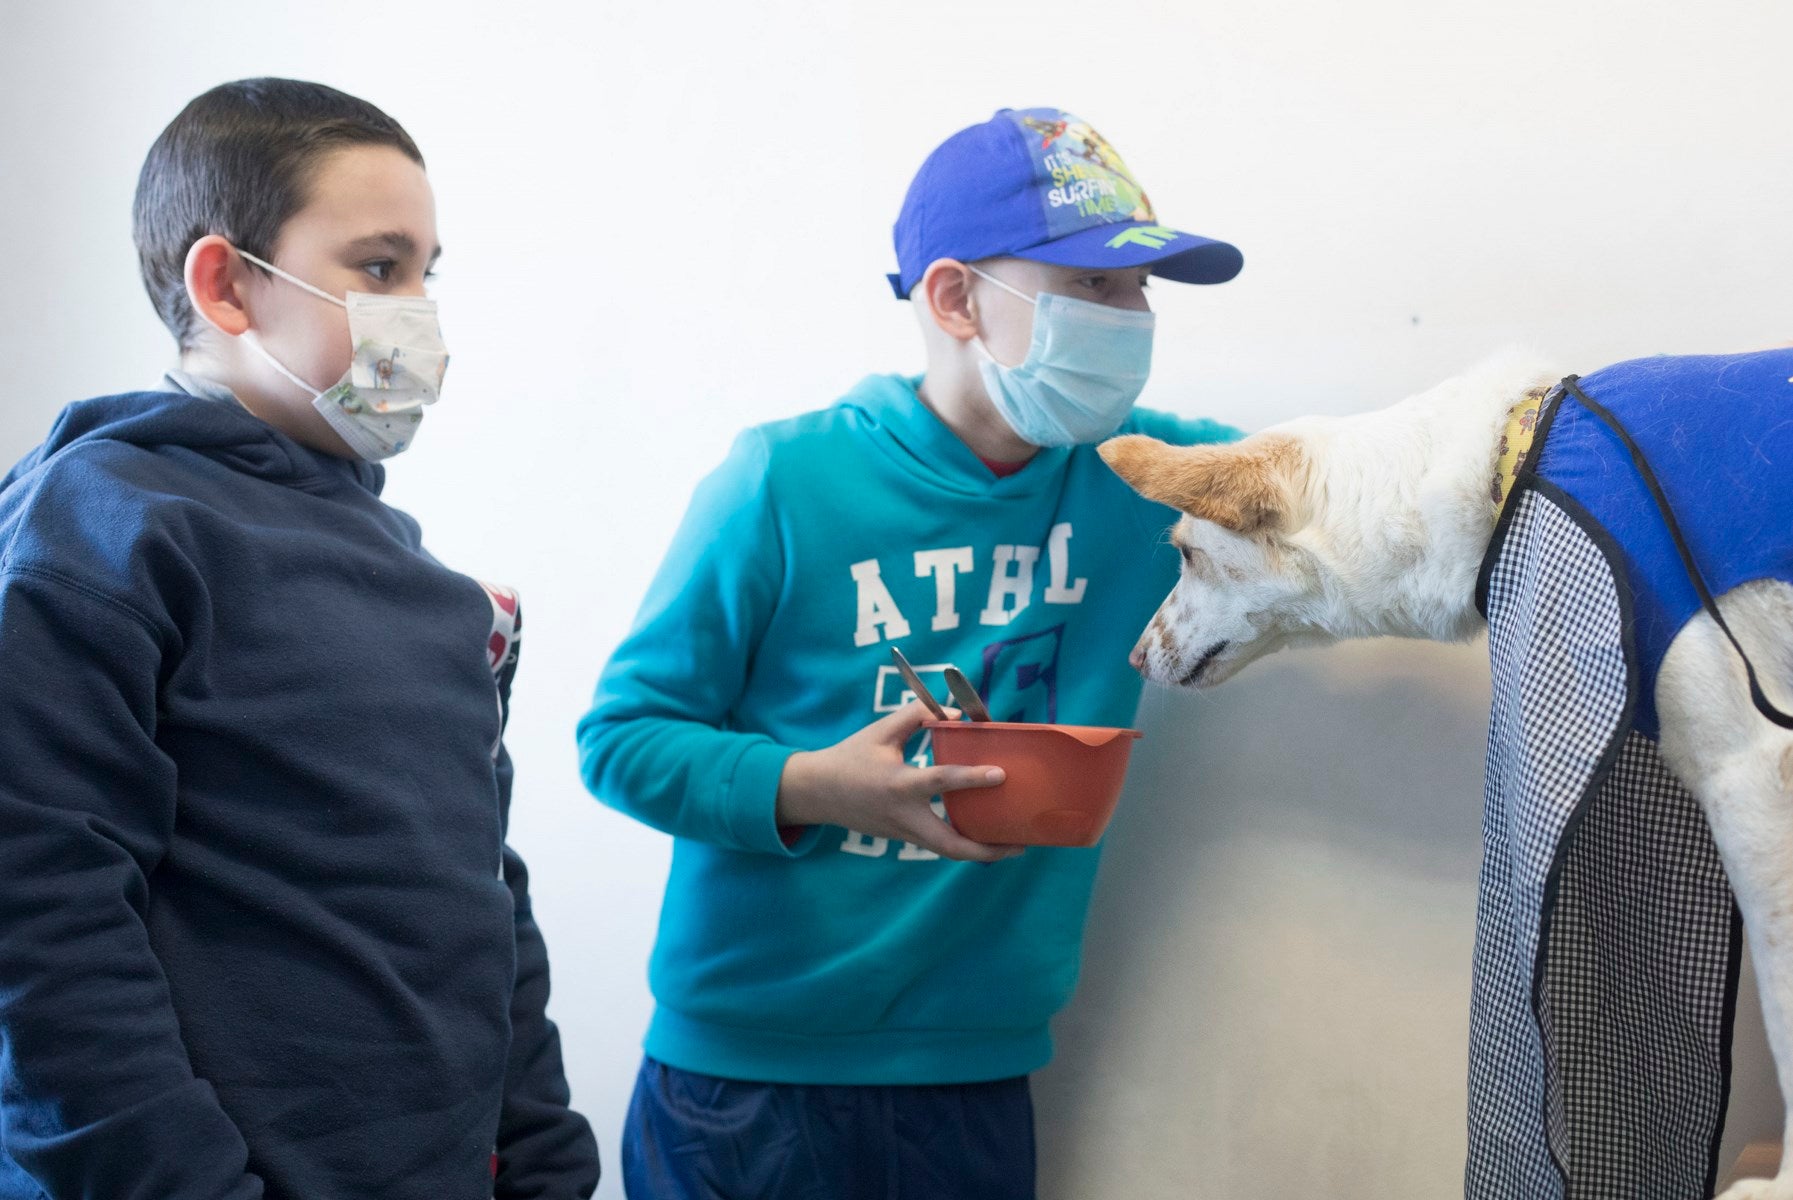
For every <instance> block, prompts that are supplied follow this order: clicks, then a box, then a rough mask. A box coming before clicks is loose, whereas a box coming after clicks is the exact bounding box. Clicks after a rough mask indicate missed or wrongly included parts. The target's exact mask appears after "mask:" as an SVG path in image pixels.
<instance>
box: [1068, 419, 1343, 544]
mask: <svg viewBox="0 0 1793 1200" xmlns="http://www.w3.org/2000/svg"><path fill="white" fill-rule="evenodd" d="M1100 450H1101V454H1102V458H1103V460H1104V461H1106V462H1107V463H1108V465H1109V466H1110V467H1112V468H1114V473H1115V474H1117V475H1119V476H1120V477H1121V478H1122V479H1124V480H1126V481H1127V483H1128V484H1130V485H1131V486H1132V488H1133V490H1134V491H1136V492H1138V493H1139V494H1140V495H1142V496H1144V497H1145V498H1146V499H1148V500H1155V501H1157V502H1158V503H1159V504H1168V505H1170V506H1171V507H1172V508H1175V509H1178V510H1179V511H1181V512H1185V513H1188V514H1189V515H1190V516H1192V517H1196V518H1198V519H1200V520H1203V521H1212V522H1214V523H1215V524H1216V525H1220V526H1222V527H1224V528H1226V529H1231V530H1233V531H1234V532H1235V533H1286V532H1289V531H1290V530H1293V529H1295V528H1297V527H1298V526H1299V524H1300V519H1299V513H1298V507H1299V497H1300V494H1301V490H1302V485H1303V484H1304V483H1305V481H1306V477H1307V471H1308V460H1307V454H1306V452H1305V451H1303V450H1302V448H1301V443H1300V442H1298V441H1296V440H1295V439H1294V438H1292V437H1289V436H1287V435H1285V434H1259V435H1258V436H1256V437H1250V438H1246V439H1245V440H1244V441H1242V442H1238V443H1236V444H1233V445H1230V446H1171V445H1167V444H1165V443H1164V442H1161V441H1159V440H1157V439H1156V438H1149V437H1144V436H1142V435H1140V434H1130V435H1128V436H1127V437H1118V438H1111V439H1109V440H1108V441H1106V442H1103V443H1102V445H1101V447H1100Z"/></svg>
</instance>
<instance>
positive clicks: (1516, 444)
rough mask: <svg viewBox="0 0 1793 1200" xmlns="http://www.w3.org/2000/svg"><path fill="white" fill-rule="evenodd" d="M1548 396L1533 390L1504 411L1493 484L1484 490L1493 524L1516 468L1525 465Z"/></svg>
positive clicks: (1509, 492) (1543, 389)
mask: <svg viewBox="0 0 1793 1200" xmlns="http://www.w3.org/2000/svg"><path fill="white" fill-rule="evenodd" d="M1549 394H1550V389H1549V388H1547V387H1540V388H1533V389H1532V390H1531V391H1529V392H1527V393H1526V394H1525V397H1524V399H1522V400H1520V401H1519V403H1517V404H1515V405H1514V406H1513V407H1512V408H1509V409H1508V410H1507V426H1506V429H1505V430H1504V431H1503V432H1502V433H1501V435H1500V450H1499V452H1498V453H1497V454H1496V455H1495V458H1494V480H1493V483H1492V485H1491V486H1490V487H1489V489H1488V498H1489V499H1490V500H1491V501H1493V503H1494V516H1495V518H1496V519H1497V520H1498V519H1499V517H1500V510H1501V509H1503V508H1505V507H1506V503H1507V498H1508V497H1509V496H1511V495H1512V494H1513V481H1514V480H1515V479H1517V478H1518V477H1519V468H1520V467H1523V466H1524V465H1525V459H1526V456H1527V455H1528V454H1530V453H1531V448H1532V437H1533V435H1535V434H1536V433H1537V431H1538V410H1539V409H1541V408H1542V407H1543V406H1544V397H1546V396H1548V395H1549Z"/></svg>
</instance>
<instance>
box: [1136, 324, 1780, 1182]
mask: <svg viewBox="0 0 1793 1200" xmlns="http://www.w3.org/2000/svg"><path fill="white" fill-rule="evenodd" d="M1665 361H1666V360H1665ZM1779 374H1780V375H1781V376H1787V375H1789V374H1790V372H1789V371H1788V370H1787V369H1785V366H1784V364H1783V365H1781V368H1780V370H1779ZM1558 378H1560V375H1559V374H1558V373H1557V372H1554V371H1551V370H1548V369H1546V368H1545V367H1544V366H1543V365H1542V364H1541V363H1539V362H1537V361H1536V360H1532V359H1529V358H1526V357H1523V356H1519V355H1508V356H1506V357H1503V358H1500V359H1497V360H1494V361H1491V362H1489V363H1486V364H1484V365H1483V366H1481V367H1479V368H1477V369H1476V370H1473V371H1471V372H1469V373H1467V374H1464V375H1462V376H1460V377H1457V378H1454V379H1452V380H1450V381H1448V382H1446V383H1444V384H1442V385H1440V386H1438V387H1435V388H1433V389H1431V390H1430V391H1427V392H1424V393H1422V394H1420V395H1417V396H1414V397H1412V398H1410V399H1407V400H1405V401H1402V402H1401V403H1399V404H1396V405H1394V406H1393V407H1391V408H1387V409H1383V410H1380V411H1377V412H1371V413H1366V414H1362V415H1357V416H1350V417H1340V418H1308V419H1302V420H1297V421H1291V422H1289V423H1287V424H1283V425H1279V426H1276V427H1273V428H1271V429H1267V430H1265V431H1263V432H1261V433H1258V434H1256V435H1254V436H1252V437H1249V438H1247V439H1245V440H1244V441H1242V442H1239V443H1236V444H1234V445H1230V446H1199V447H1188V448H1177V447H1171V446H1167V445H1164V444H1162V443H1159V442H1156V441H1153V440H1152V439H1149V438H1144V437H1124V438H1117V439H1115V440H1113V441H1111V442H1109V443H1107V444H1106V445H1104V446H1103V447H1102V454H1103V456H1104V458H1106V459H1107V461H1108V462H1109V464H1110V465H1111V466H1112V467H1113V468H1114V470H1115V471H1116V472H1117V473H1118V474H1119V475H1120V476H1121V477H1122V478H1123V479H1125V480H1126V481H1127V482H1128V483H1129V484H1131V485H1132V486H1133V487H1134V488H1135V489H1137V490H1138V491H1139V492H1141V493H1142V494H1144V495H1145V496H1147V497H1149V498H1151V499H1154V500H1157V501H1160V502H1161V503H1164V504H1167V505H1170V506H1172V507H1174V508H1176V509H1179V510H1181V511H1182V512H1183V513H1184V514H1185V516H1184V517H1183V519H1182V520H1180V521H1179V522H1178V523H1177V525H1176V526H1175V528H1174V530H1173V531H1172V535H1171V536H1172V540H1173V541H1174V543H1175V544H1176V546H1177V547H1178V548H1179V549H1180V550H1181V552H1182V555H1183V570H1182V576H1181V579H1180V580H1179V582H1178V583H1177V585H1176V587H1175V589H1174V590H1173V591H1172V592H1171V594H1170V596H1169V597H1168V598H1167V599H1166V600H1165V602H1164V605H1163V606H1162V608H1160V609H1159V611H1158V614H1157V615H1156V616H1155V617H1154V618H1153V620H1152V622H1151V624H1150V626H1149V627H1148V628H1147V629H1146V631H1145V633H1144V635H1143V636H1142V637H1141V639H1140V641H1139V643H1138V645H1137V647H1136V648H1135V650H1134V652H1133V661H1134V665H1135V666H1137V667H1138V668H1139V669H1140V670H1141V672H1142V673H1143V674H1144V675H1145V676H1146V677H1147V678H1148V679H1150V680H1153V681H1155V682H1158V683H1163V684H1169V685H1175V686H1182V687H1208V686H1212V685H1214V684H1217V683H1220V682H1221V681H1223V680H1225V679H1227V678H1229V677H1231V676H1232V675H1234V674H1235V673H1237V672H1238V671H1239V670H1240V669H1241V668H1243V667H1244V666H1245V665H1246V664H1248V663H1250V662H1252V661H1253V660H1255V659H1258V658H1261V657H1263V656H1264V655H1265V654H1268V653H1270V652H1272V651H1274V650H1277V649H1280V648H1281V647H1284V646H1290V645H1299V644H1314V643H1323V642H1330V641H1333V640H1336V639H1340V638H1347V637H1369V636H1378V635H1396V636H1403V637H1421V638H1432V639H1438V640H1441V641H1451V640H1462V639H1467V638H1470V637H1472V636H1474V635H1475V634H1476V633H1477V632H1478V631H1479V630H1480V629H1481V628H1482V627H1483V618H1482V617H1481V615H1480V614H1479V613H1478V611H1477V607H1476V603H1475V597H1476V589H1477V581H1478V572H1479V570H1480V568H1481V566H1482V563H1483V559H1484V555H1485V554H1486V552H1487V551H1488V548H1489V545H1490V539H1491V538H1493V537H1494V535H1495V531H1496V521H1497V518H1498V516H1499V505H1498V504H1497V503H1492V502H1491V499H1490V480H1491V477H1492V476H1493V473H1494V469H1495V466H1496V460H1497V457H1498V455H1499V453H1500V450H1501V448H1502V446H1503V442H1502V439H1503V432H1504V431H1506V430H1507V429H1508V428H1509V425H1510V422H1511V420H1512V413H1513V412H1514V411H1515V405H1516V404H1517V403H1519V402H1520V401H1521V400H1522V398H1523V397H1526V396H1528V395H1529V396H1531V397H1533V398H1534V403H1535V401H1536V400H1537V399H1541V398H1542V397H1543V395H1544V392H1545V389H1547V388H1548V387H1549V386H1550V385H1551V384H1554V383H1555V382H1556V380H1557V379H1558ZM1591 390H1592V389H1591V388H1590V391H1591ZM1784 412H1785V420H1786V421H1788V422H1793V386H1789V387H1788V388H1787V393H1786V408H1785V410H1784ZM1756 469H1758V470H1759V471H1762V472H1778V473H1779V474H1778V481H1779V482H1778V483H1776V484H1775V485H1774V486H1779V487H1786V488H1789V489H1793V461H1786V460H1782V461H1778V462H1775V461H1766V460H1765V461H1762V462H1760V463H1759V464H1757V465H1756ZM1771 478H1773V477H1772V476H1771ZM1495 490H1496V493H1498V492H1499V487H1498V485H1496V489H1495ZM1789 532H1793V530H1790V531H1789ZM1718 605H1719V608H1720V611H1721V613H1722V615H1723V616H1724V618H1725V622H1726V623H1727V624H1728V625H1729V627H1730V630H1731V632H1732V633H1734V635H1735V637H1736V639H1737V641H1738V642H1740V643H1741V646H1742V647H1743V648H1744V649H1745V650H1746V651H1747V652H1748V655H1749V659H1750V660H1751V661H1753V663H1754V666H1755V671H1756V673H1757V676H1758V678H1759V681H1760V689H1761V692H1763V693H1765V694H1766V698H1767V700H1768V702H1769V703H1770V705H1771V706H1773V707H1776V708H1778V709H1779V710H1780V711H1781V712H1782V713H1784V712H1786V711H1787V710H1788V709H1789V708H1793V586H1789V585H1788V584H1787V583H1785V582H1781V581H1779V580H1776V579H1762V580H1756V581H1753V582H1746V583H1744V584H1742V585H1741V586H1736V587H1733V588H1731V589H1730V590H1729V591H1728V592H1726V593H1725V594H1723V595H1722V596H1720V597H1718ZM1654 699H1655V704H1656V709H1657V712H1658V714H1659V717H1660V730H1661V733H1660V754H1661V759H1662V761H1663V762H1664V763H1666V764H1667V766H1668V767H1669V769H1671V770H1672V771H1673V772H1674V773H1675V775H1676V776H1678V777H1679V779H1680V780H1681V781H1682V782H1683V783H1685V785H1686V786H1687V788H1688V789H1689V790H1690V791H1691V792H1692V793H1693V795H1694V796H1695V797H1696V798H1697V799H1698V801H1699V804H1700V807H1701V808H1703V810H1704V811H1705V813H1706V816H1707V819H1708V821H1709V823H1710V826H1711V830H1712V834H1713V838H1714V840H1715V842H1716V844H1717V846H1718V849H1719V853H1720V855H1721V856H1722V859H1723V863H1724V868H1725V872H1726V874H1728V876H1729V879H1730V883H1731V886H1732V889H1733V890H1734V892H1735V895H1736V898H1737V903H1738V907H1739V909H1740V910H1741V912H1742V914H1743V919H1744V924H1745V928H1746V931H1747V936H1748V939H1749V946H1750V949H1751V953H1752V956H1753V958H1754V962H1755V966H1756V971H1757V974H1758V977H1759V981H1760V988H1761V995H1762V1004H1763V1009H1764V1015H1765V1017H1766V1019H1767V1029H1768V1036H1769V1040H1770V1043H1771V1046H1772V1048H1773V1052H1774V1057H1775V1061H1776V1064H1777V1067H1778V1071H1779V1078H1780V1083H1781V1090H1782V1095H1783V1097H1784V1098H1785V1099H1786V1101H1787V1103H1788V1111H1789V1113H1790V1114H1793V732H1790V731H1789V730H1787V729H1784V728H1781V727H1779V726H1778V725H1776V724H1775V723H1773V722H1772V721H1771V720H1770V719H1769V718H1768V717H1766V716H1765V715H1764V713H1763V711H1759V709H1758V705H1757V704H1756V703H1754V702H1752V697H1751V694H1750V690H1749V683H1748V680H1747V679H1746V677H1745V672H1744V665H1743V659H1742V658H1741V657H1740V656H1739V653H1738V650H1737V649H1735V648H1734V647H1733V645H1732V643H1731V642H1730V641H1729V640H1727V637H1726V636H1725V634H1724V632H1723V631H1722V630H1721V629H1720V627H1719V625H1718V624H1717V623H1715V622H1714V620H1713V619H1712V617H1711V616H1709V615H1707V614H1705V613H1700V614H1699V615H1697V616H1695V617H1694V618H1693V619H1692V620H1690V621H1688V622H1687V623H1686V625H1685V626H1684V627H1682V628H1681V630H1680V632H1679V634H1678V636H1675V637H1674V638H1673V641H1672V644H1670V646H1669V649H1668V651H1667V653H1666V655H1665V656H1664V657H1663V658H1662V659H1661V666H1660V671H1659V674H1658V676H1657V684H1656V688H1655V692H1654ZM1787 1145H1788V1148H1789V1151H1790V1152H1789V1154H1788V1157H1787V1160H1786V1161H1787V1165H1786V1166H1783V1168H1782V1170H1781V1173H1780V1175H1779V1176H1778V1177H1777V1178H1775V1179H1773V1180H1752V1181H1746V1182H1744V1183H1740V1184H1737V1185H1736V1186H1734V1187H1733V1188H1731V1189H1730V1190H1729V1191H1728V1192H1726V1193H1725V1200H1744V1198H1746V1197H1748V1198H1766V1200H1793V1124H1790V1126H1789V1129H1788V1142H1787Z"/></svg>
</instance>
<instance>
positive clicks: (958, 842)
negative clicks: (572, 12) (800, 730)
mask: <svg viewBox="0 0 1793 1200" xmlns="http://www.w3.org/2000/svg"><path fill="white" fill-rule="evenodd" d="M948 711H949V712H951V711H952V710H950V709H949V710H948ZM955 715H956V714H955ZM927 719H928V710H927V709H926V708H925V707H923V705H922V703H921V702H920V701H919V700H912V701H910V702H909V703H908V704H905V705H904V706H903V707H901V708H899V709H897V711H895V712H893V713H891V714H890V715H889V716H888V717H885V718H883V719H882V720H879V721H876V722H873V723H872V724H870V725H867V726H866V727H865V728H864V729H861V730H860V731H859V732H858V733H856V734H854V735H853V736H852V737H850V738H847V739H846V740H844V741H841V742H837V743H835V744H834V745H832V746H830V747H828V749H826V750H807V751H803V750H800V751H798V752H797V753H796V754H793V755H791V757H790V758H789V760H787V761H786V763H785V767H784V774H783V775H781V776H780V777H779V780H778V823H779V824H780V825H839V826H841V827H842V828H843V829H853V830H857V831H858V832H860V833H865V834H870V835H872V836H873V837H884V838H890V839H892V840H893V841H899V842H913V843H914V844H915V845H917V846H923V847H926V848H927V849H929V850H932V851H933V852H934V853H936V854H938V855H940V856H942V857H943V858H958V859H966V860H969V861H971V862H997V861H999V860H1001V859H1004V858H1013V857H1014V856H1015V855H1017V854H1019V853H1021V850H1022V848H1021V847H1020V846H986V845H985V844H984V843H982V842H974V841H972V840H971V839H970V838H968V837H965V836H963V835H962V834H960V833H958V832H957V831H956V830H954V829H953V827H952V826H951V825H948V824H947V823H946V822H945V821H942V820H941V819H940V818H939V817H938V816H937V815H935V813H934V809H933V806H932V805H931V804H930V803H929V801H930V800H931V799H932V798H933V797H934V796H936V795H938V794H939V793H941V792H956V791H959V790H960V789H962V788H986V787H995V786H996V785H997V784H999V783H1001V782H1002V780H1003V772H1002V768H1000V767H943V766H934V767H915V766H910V765H909V763H908V762H907V761H906V760H905V759H904V758H903V747H904V745H905V744H907V742H908V741H909V739H910V738H911V737H913V736H914V735H915V731H916V730H917V729H920V728H921V723H922V722H923V721H925V720H927Z"/></svg>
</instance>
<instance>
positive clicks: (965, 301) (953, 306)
mask: <svg viewBox="0 0 1793 1200" xmlns="http://www.w3.org/2000/svg"><path fill="white" fill-rule="evenodd" d="M910 296H911V298H912V299H913V300H914V301H916V302H919V303H921V304H925V305H927V306H928V315H929V316H931V317H932V318H933V320H934V324H936V325H938V326H940V328H941V330H942V331H944V332H945V333H946V335H947V336H948V337H952V338H957V339H958V340H959V341H961V342H968V341H970V340H971V339H972V338H974V337H976V336H977V319H976V316H975V314H974V313H973V312H972V309H971V268H970V267H967V266H966V265H965V264H964V263H962V262H960V261H958V260H957V259H953V258H938V259H935V260H934V261H933V262H931V263H929V264H928V269H927V270H926V271H925V272H924V273H923V274H922V277H921V281H920V282H919V283H917V284H916V285H915V288H914V290H913V291H912V292H911V293H910Z"/></svg>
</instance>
